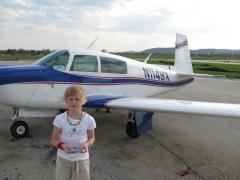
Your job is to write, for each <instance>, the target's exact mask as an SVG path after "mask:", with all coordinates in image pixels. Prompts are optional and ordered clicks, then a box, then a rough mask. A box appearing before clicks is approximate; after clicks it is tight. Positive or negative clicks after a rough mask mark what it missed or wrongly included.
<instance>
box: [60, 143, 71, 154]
mask: <svg viewBox="0 0 240 180" xmlns="http://www.w3.org/2000/svg"><path fill="white" fill-rule="evenodd" d="M62 149H63V151H64V152H65V153H71V151H72V146H70V145H68V144H62Z"/></svg>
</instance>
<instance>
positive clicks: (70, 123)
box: [67, 111, 82, 126]
mask: <svg viewBox="0 0 240 180" xmlns="http://www.w3.org/2000/svg"><path fill="white" fill-rule="evenodd" d="M81 120H82V111H81V118H80V119H79V121H78V122H77V123H75V124H74V123H72V122H71V121H70V119H69V116H68V112H67V121H68V124H69V125H71V126H77V125H79V124H80V122H81Z"/></svg>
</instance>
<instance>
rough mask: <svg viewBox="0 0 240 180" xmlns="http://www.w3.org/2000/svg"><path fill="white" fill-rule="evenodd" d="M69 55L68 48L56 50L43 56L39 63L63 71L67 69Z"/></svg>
mask: <svg viewBox="0 0 240 180" xmlns="http://www.w3.org/2000/svg"><path fill="white" fill-rule="evenodd" d="M69 56H70V55H69V52H68V51H66V50H64V51H58V52H54V53H52V54H49V55H48V56H45V57H44V58H42V59H41V60H40V61H39V64H40V65H45V66H48V67H52V68H54V69H57V70H61V71H63V70H65V69H66V66H67V64H68V60H69Z"/></svg>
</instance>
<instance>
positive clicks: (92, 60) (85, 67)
mask: <svg viewBox="0 0 240 180" xmlns="http://www.w3.org/2000/svg"><path fill="white" fill-rule="evenodd" d="M71 71H80V72H98V61H97V57H96V56H89V55H76V56H74V59H73V63H72V66H71Z"/></svg>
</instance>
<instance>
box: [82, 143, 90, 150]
mask: <svg viewBox="0 0 240 180" xmlns="http://www.w3.org/2000/svg"><path fill="white" fill-rule="evenodd" d="M81 147H82V150H83V152H87V151H88V149H89V142H86V143H84V144H83V145H82V146H81Z"/></svg>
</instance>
